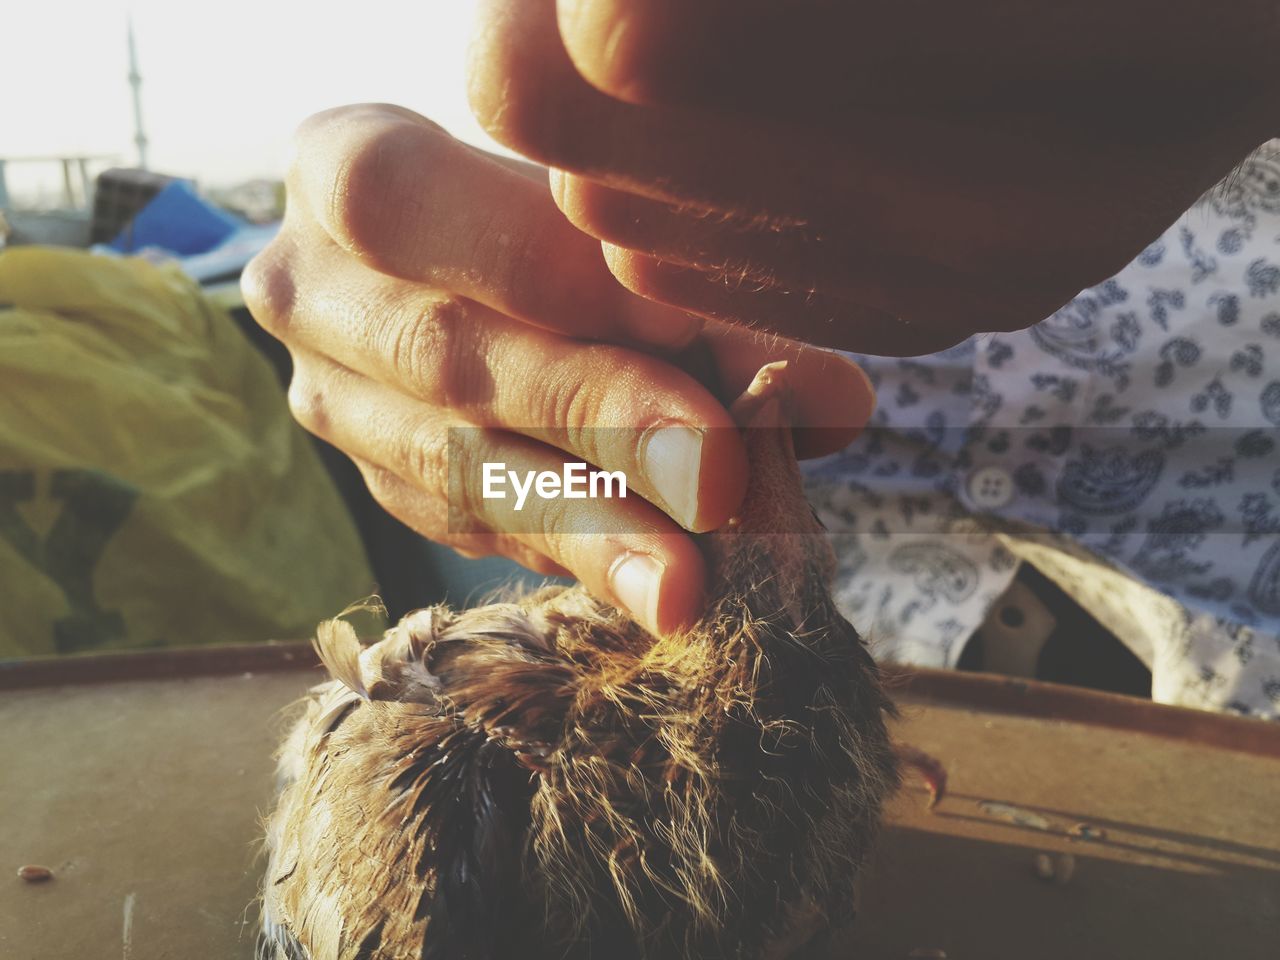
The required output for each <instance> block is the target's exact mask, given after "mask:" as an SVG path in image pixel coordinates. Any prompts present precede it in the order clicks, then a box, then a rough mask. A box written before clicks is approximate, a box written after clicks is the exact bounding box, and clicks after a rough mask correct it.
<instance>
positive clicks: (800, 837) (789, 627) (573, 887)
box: [258, 361, 945, 960]
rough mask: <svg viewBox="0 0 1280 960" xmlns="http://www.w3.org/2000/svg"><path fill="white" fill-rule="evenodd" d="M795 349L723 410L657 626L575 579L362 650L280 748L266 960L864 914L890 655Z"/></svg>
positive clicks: (336, 668)
mask: <svg viewBox="0 0 1280 960" xmlns="http://www.w3.org/2000/svg"><path fill="white" fill-rule="evenodd" d="M793 376H794V371H793V370H791V369H789V368H788V364H787V363H786V361H779V362H775V363H772V364H769V365H766V366H765V367H763V368H762V369H761V370H760V371H759V373H758V374H757V375H756V377H755V379H754V380H753V381H752V383H751V384H750V386H749V387H748V388H747V390H746V391H745V393H743V394H742V395H741V397H739V398H738V400H737V401H736V402H735V403H733V404H732V405H731V407H730V411H731V413H732V414H733V417H734V419H735V422H736V423H737V424H738V426H739V428H740V430H741V432H742V435H743V439H744V445H745V447H746V450H747V457H748V467H749V476H750V479H749V482H748V489H747V492H746V495H745V499H744V501H743V503H742V506H741V508H740V509H739V510H738V511H737V513H736V514H735V516H734V517H733V518H732V519H731V520H730V521H729V522H728V523H727V524H726V525H725V526H723V527H722V528H720V529H719V530H716V531H713V532H711V533H709V534H705V535H701V537H700V543H701V546H702V548H703V550H704V553H705V556H706V558H707V561H708V569H709V580H708V584H709V588H708V597H709V600H708V603H707V605H706V611H705V613H704V615H703V616H702V617H701V618H700V619H699V620H698V621H697V622H696V623H695V624H694V625H693V626H691V627H689V628H687V629H684V630H680V631H677V632H675V633H672V634H671V635H667V636H656V635H653V634H651V633H649V632H648V631H646V630H645V629H644V627H642V626H641V625H640V624H638V623H637V622H635V621H634V620H633V619H631V618H630V617H629V616H628V615H627V614H626V613H624V612H622V611H621V610H619V609H617V608H616V607H614V606H613V605H611V604H609V603H607V602H605V601H603V600H601V599H598V598H596V597H595V596H593V595H592V594H590V593H589V592H587V591H586V590H585V589H584V588H583V587H581V586H577V585H575V586H560V585H552V586H545V587H542V588H540V589H536V590H533V591H532V592H529V593H527V594H526V595H523V596H517V597H513V598H508V599H506V600H503V601H501V602H494V603H491V604H488V605H484V606H480V607H475V608H472V609H467V610H460V611H457V610H452V609H450V608H448V607H446V606H435V607H432V608H429V609H423V610H418V611H415V612H413V613H410V614H408V615H407V616H405V617H404V618H403V619H402V620H401V621H400V622H399V623H398V624H396V625H395V626H394V627H392V628H391V629H389V630H387V631H386V633H385V634H384V636H383V637H382V639H380V640H378V641H377V642H374V643H371V644H368V645H366V644H363V643H362V642H361V641H360V639H359V638H358V637H357V635H356V631H355V629H354V628H353V627H352V626H351V625H350V624H349V623H348V622H347V621H345V620H342V619H335V620H331V621H326V622H325V623H324V624H321V626H320V627H319V628H318V629H317V637H316V640H315V645H316V648H317V651H318V653H319V655H320V658H321V660H322V661H323V663H324V665H325V666H326V667H327V669H328V671H329V673H330V675H331V678H332V679H330V680H329V681H327V682H326V683H323V684H321V685H320V686H318V687H316V688H315V689H314V690H313V692H312V693H311V695H310V697H309V698H308V700H307V706H306V711H305V715H303V716H302V717H301V718H300V719H299V720H298V721H297V722H296V724H295V725H294V726H293V727H292V729H291V731H290V733H289V734H288V736H287V738H286V739H285V742H284V745H283V747H282V748H281V750H280V754H279V759H278V769H277V773H278V781H279V784H280V792H279V795H278V800H277V803H276V806H275V809H274V811H273V812H272V813H271V814H270V815H269V817H268V818H267V820H266V823H265V832H266V849H267V869H266V872H265V876H264V878H263V888H262V906H261V912H262V922H261V933H260V936H259V941H258V956H259V958H260V960H405V958H410V957H412V958H423V960H508V958H512V960H514V958H517V957H518V958H521V960H694V958H698V960H710V958H725V960H729V958H732V960H801V958H804V957H810V956H813V957H816V956H818V955H819V954H820V952H821V950H822V949H823V947H824V945H825V944H827V943H828V942H829V940H830V938H831V937H832V936H833V934H834V933H835V932H836V931H838V930H840V929H842V928H843V927H845V926H846V925H847V924H848V923H850V922H851V921H852V919H853V913H854V903H855V882H856V880H857V878H858V875H859V872H860V870H861V868H862V867H863V865H864V864H865V862H866V860H867V858H868V856H869V854H870V852H871V850H872V847H873V844H874V842H875V839H876V836H877V831H878V828H879V825H880V822H881V818H882V813H883V808H884V805H885V803H886V801H887V799H888V798H889V797H890V796H891V795H892V794H893V793H894V792H895V790H896V789H897V788H898V786H899V784H900V779H901V772H900V768H901V767H902V765H903V764H911V765H915V766H919V767H921V768H923V769H924V770H925V772H926V778H927V779H928V780H929V783H930V788H931V791H933V792H934V794H935V796H936V794H937V793H939V792H940V791H941V790H942V789H943V782H944V776H945V775H944V773H943V772H942V771H941V770H940V768H938V767H937V765H936V763H935V762H934V761H932V758H929V757H927V756H926V755H923V754H919V752H918V751H914V750H911V749H910V748H906V749H899V747H898V746H896V745H895V744H894V742H893V741H892V739H891V736H890V732H889V728H890V724H891V722H892V720H893V718H894V717H895V715H896V714H895V708H894V705H893V702H892V700H891V698H890V696H889V695H888V693H887V692H886V687H885V683H884V678H883V675H882V672H881V670H880V669H879V667H878V666H877V664H876V663H875V661H874V660H873V658H872V657H871V655H870V653H869V652H868V649H867V646H866V644H865V643H864V642H863V639H862V637H861V636H860V635H859V634H858V632H857V631H856V630H855V629H854V627H853V626H852V625H851V624H850V623H849V622H848V621H847V620H846V619H845V618H844V617H843V616H842V615H841V614H840V613H839V611H838V610H837V609H836V606H835V604H834V602H833V600H832V597H831V594H830V592H829V588H828V583H829V580H830V577H831V575H832V573H833V571H834V555H833V553H832V550H831V548H830V545H829V541H828V539H827V538H826V537H824V536H823V530H822V526H821V523H820V522H819V521H818V519H817V517H816V515H815V514H814V512H813V511H812V509H811V507H810V506H809V504H808V502H807V501H806V500H805V497H804V492H803V488H802V482H801V474H800V471H799V467H798V464H797V462H796V456H795V451H794V448H793V446H792V432H791V428H792V422H793V414H794V407H795V400H794V389H793V385H792V384H791V382H790V380H791V377H793Z"/></svg>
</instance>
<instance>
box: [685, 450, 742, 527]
mask: <svg viewBox="0 0 1280 960" xmlns="http://www.w3.org/2000/svg"><path fill="white" fill-rule="evenodd" d="M747 475H748V465H747V451H746V448H745V447H744V445H743V443H742V434H741V433H740V432H739V430H738V428H737V427H736V426H725V427H712V428H711V429H708V430H706V431H704V436H703V444H702V459H701V462H700V464H699V471H698V481H697V482H698V487H697V512H696V514H695V515H694V517H693V519H692V522H691V523H690V525H689V529H690V530H691V531H693V532H694V533H706V532H707V531H710V530H716V529H719V528H720V527H722V526H724V525H725V524H726V523H728V522H729V519H730V518H731V517H732V516H733V515H734V513H735V512H736V511H737V509H738V507H740V506H741V505H742V501H743V499H744V498H745V497H746V495H747Z"/></svg>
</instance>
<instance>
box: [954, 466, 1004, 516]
mask: <svg viewBox="0 0 1280 960" xmlns="http://www.w3.org/2000/svg"><path fill="white" fill-rule="evenodd" d="M965 487H966V489H967V490H968V491H969V499H970V500H971V501H973V504H974V506H976V507H981V508H982V509H984V510H995V509H997V508H999V507H1003V506H1004V505H1005V504H1006V503H1008V502H1009V501H1010V500H1012V499H1013V477H1011V476H1010V475H1009V471H1008V470H1005V469H1004V468H1003V467H982V468H980V469H978V470H975V471H973V473H971V474H969V479H968V481H966V483H965Z"/></svg>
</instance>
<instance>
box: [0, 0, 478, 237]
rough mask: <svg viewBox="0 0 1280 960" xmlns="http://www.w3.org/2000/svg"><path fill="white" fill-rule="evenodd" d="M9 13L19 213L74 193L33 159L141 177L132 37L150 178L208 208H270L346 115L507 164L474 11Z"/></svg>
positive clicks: (228, 4)
mask: <svg viewBox="0 0 1280 960" xmlns="http://www.w3.org/2000/svg"><path fill="white" fill-rule="evenodd" d="M6 6H7V9H6V11H5V14H4V18H3V20H4V24H3V33H4V36H5V40H6V42H5V45H4V57H3V64H4V74H5V76H6V80H7V82H6V87H7V90H8V92H7V93H6V95H5V96H4V97H3V98H0V158H4V159H5V160H7V161H9V162H8V163H6V182H7V184H8V189H9V193H10V201H9V202H10V203H11V204H15V205H18V206H20V207H45V208H48V207H56V206H59V205H61V204H62V202H63V200H64V192H65V191H64V187H65V183H64V177H63V173H62V170H61V168H60V165H59V164H57V163H36V162H30V161H23V160H22V159H21V158H32V157H50V158H59V157H91V158H93V166H94V167H95V168H101V167H103V166H106V165H113V166H132V165H135V164H137V162H138V160H139V155H138V145H137V143H136V136H137V132H138V127H137V122H136V115H135V110H134V89H135V84H134V83H133V82H132V81H131V75H132V74H133V73H134V70H133V68H132V66H131V64H130V55H129V24H130V23H131V24H132V32H133V37H134V43H135V49H136V54H137V55H136V67H137V70H136V73H137V75H138V77H139V78H140V79H139V82H138V84H137V88H138V94H139V96H138V102H139V105H140V114H141V122H142V130H143V133H144V136H145V138H146V142H145V153H146V165H147V166H148V167H150V168H151V169H154V170H157V171H162V172H164V173H168V174H171V175H175V176H181V177H189V178H193V179H194V180H195V181H196V182H197V183H198V184H199V185H200V186H201V188H202V189H203V190H205V191H208V192H210V193H212V194H215V195H220V196H228V195H229V196H231V197H233V198H236V197H243V198H245V202H248V199H247V198H249V197H254V196H257V195H259V194H263V195H266V194H269V192H270V191H269V190H265V189H264V188H263V186H262V185H263V184H264V183H265V184H268V185H269V184H271V183H273V182H276V181H278V180H279V179H280V178H281V176H282V175H283V172H284V169H285V163H286V158H287V153H288V147H289V137H290V134H291V133H292V131H293V129H294V128H295V127H296V126H297V124H298V123H299V121H301V120H302V119H303V118H305V117H306V116H308V115H309V114H312V113H315V112H316V111H318V110H323V109H326V108H328V107H332V106H336V105H338V104H342V103H353V102H361V101H391V102H394V103H399V104H401V105H403V106H406V107H409V108H410V109H413V110H416V111H418V112H420V113H422V114H424V115H426V116H429V117H431V118H432V119H433V120H435V121H436V122H438V123H440V124H441V125H442V126H444V127H446V128H447V129H448V130H450V131H451V132H452V133H453V134H454V135H455V136H457V137H460V138H462V139H464V140H467V141H468V142H471V143H476V144H479V145H483V146H485V147H486V148H488V149H493V150H500V149H501V148H498V147H496V146H495V145H494V144H493V143H492V141H490V140H489V139H488V137H486V136H485V134H484V133H483V131H481V130H480V128H479V126H478V125H477V124H476V122H475V121H474V120H473V119H472V118H471V114H470V112H469V111H468V109H467V103H466V87H465V82H464V66H465V58H466V45H467V38H468V32H469V27H470V23H471V20H472V17H473V15H474V11H475V7H476V2H475V0H424V2H420V3H395V2H389V0H367V2H363V3H361V4H359V15H358V16H357V15H356V8H354V7H351V8H348V12H347V13H346V14H344V15H342V16H333V15H326V14H325V13H321V12H320V11H319V10H318V9H317V8H314V7H310V6H299V5H298V4H290V3H280V2H269V0H268V2H262V0H220V2H218V3H209V4H196V3H173V2H164V0H130V2H127V3H126V2H120V0H93V2H91V0H70V2H63V3H56V4H36V3H26V2H24V3H17V4H11V5H6ZM15 161H17V162H15ZM94 172H96V170H95V171H94ZM255 212H260V211H257V210H255Z"/></svg>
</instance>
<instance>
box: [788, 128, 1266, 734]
mask: <svg viewBox="0 0 1280 960" xmlns="http://www.w3.org/2000/svg"><path fill="white" fill-rule="evenodd" d="M856 359H858V360H859V361H860V362H861V363H862V364H863V365H864V367H865V368H866V370H867V372H868V374H869V375H870V377H871V379H872V382H873V383H874V384H875V385H876V388H877V392H878V395H879V407H878V409H877V411H876V413H875V416H874V418H873V420H872V423H871V427H870V429H868V430H867V431H866V432H865V433H864V434H863V435H862V436H861V437H860V438H859V440H858V441H857V442H856V443H854V444H853V445H852V446H851V447H849V448H848V449H846V450H844V451H843V452H841V453H839V454H837V455H835V456H832V457H829V458H826V459H824V460H821V461H817V462H816V463H814V464H811V465H810V466H809V467H808V468H807V480H808V485H809V492H810V495H811V498H812V500H813V502H814V504H815V506H816V508H817V510H818V513H819V516H820V517H821V518H822V520H823V522H824V523H826V525H827V526H828V528H829V529H831V530H832V531H833V534H834V536H835V540H836V544H837V554H838V557H839V568H838V575H837V599H838V601H839V602H840V604H841V605H842V607H843V608H844V611H845V613H846V614H847V615H848V616H849V617H850V619H851V620H852V621H853V623H854V624H855V625H856V626H857V627H859V629H861V630H862V631H863V632H864V634H865V635H867V636H868V637H869V639H870V641H871V643H872V645H873V647H874V648H875V649H876V652H877V653H878V654H879V655H880V656H882V657H885V658H887V659H893V660H898V661H902V662H908V663H916V664H921V665H927V666H945V667H951V666H954V665H955V664H956V662H957V660H958V659H959V656H960V652H961V650H962V649H963V647H964V645H965V642H966V640H967V639H968V638H969V637H970V636H971V635H972V633H973V632H974V631H975V630H976V629H977V628H978V627H979V626H980V625H981V624H982V622H983V621H984V619H985V618H986V616H987V613H988V611H989V609H990V608H991V606H992V605H993V604H994V602H995V601H996V599H997V598H998V597H1000V595H1001V594H1002V593H1003V592H1004V591H1005V590H1006V588H1007V587H1008V586H1009V584H1010V582H1011V581H1012V579H1013V577H1014V574H1015V571H1016V569H1017V567H1018V565H1019V562H1021V561H1026V562H1030V563H1032V564H1034V565H1035V566H1036V567H1037V568H1038V569H1039V570H1040V572H1042V573H1043V574H1045V575H1046V576H1048V577H1049V578H1050V579H1052V580H1054V581H1055V582H1057V583H1058V585H1059V586H1060V587H1062V588H1063V589H1064V590H1065V591H1066V592H1067V593H1068V594H1070V595H1071V596H1072V597H1073V598H1074V599H1075V600H1076V601H1077V602H1078V603H1080V605H1081V606H1082V607H1084V608H1085V609H1086V610H1087V611H1088V612H1089V613H1090V614H1092V615H1093V616H1094V617H1095V618H1096V619H1097V620H1098V621H1099V622H1101V623H1102V624H1103V625H1104V626H1106V627H1107V628H1109V629H1110V630H1111V631H1112V632H1113V633H1114V634H1115V635H1116V636H1117V637H1119V638H1120V639H1121V640H1122V641H1123V642H1124V643H1125V644H1126V645H1127V646H1128V647H1129V648H1130V649H1131V650H1132V651H1133V652H1134V653H1135V654H1136V655H1137V656H1138V657H1139V658H1140V659H1142V660H1143V662H1145V663H1146V665H1147V666H1148V667H1150V669H1151V671H1152V690H1153V696H1154V697H1155V699H1157V700H1160V701H1163V702H1166V703H1176V704H1183V705H1187V706H1195V707H1203V708H1210V709H1217V710H1231V711H1236V712H1239V713H1247V714H1254V715H1258V716H1263V717H1271V718H1276V717H1277V716H1280V141H1273V142H1272V143H1271V144H1269V145H1268V148H1267V149H1264V150H1263V151H1260V152H1259V153H1258V154H1257V155H1255V156H1254V157H1253V158H1251V159H1250V160H1249V161H1248V162H1247V163H1246V164H1245V165H1244V166H1243V167H1242V168H1241V169H1239V170H1238V171H1237V172H1236V173H1235V174H1234V175H1233V176H1232V177H1231V178H1230V180H1229V181H1228V182H1227V183H1226V184H1224V185H1222V186H1220V187H1219V188H1218V189H1217V190H1215V191H1213V192H1212V193H1211V194H1209V195H1208V196H1206V197H1205V198H1204V199H1203V200H1201V201H1200V202H1199V203H1198V204H1197V205H1196V206H1194V207H1193V208H1192V209H1191V210H1190V211H1188V212H1187V213H1186V214H1185V215H1184V216H1183V217H1182V218H1181V219H1180V220H1179V221H1178V222H1177V223H1175V224H1174V225H1173V226H1171V227H1170V228H1169V230H1168V231H1167V232H1166V233H1165V234H1164V235H1163V236H1162V237H1160V238H1159V239H1158V240H1157V241H1156V242H1154V243H1152V244H1151V245H1150V246H1149V247H1148V248H1147V249H1146V250H1145V251H1144V252H1143V253H1142V254H1141V255H1140V256H1139V257H1138V258H1137V259H1136V260H1134V261H1133V262H1132V263H1131V264H1129V265H1128V266H1127V267H1126V268H1125V269H1124V270H1122V271H1121V272H1120V273H1119V274H1117V275H1116V276H1115V277H1114V278H1113V279H1111V280H1108V281H1106V282H1105V283H1103V284H1100V285H1099V286H1097V287H1094V288H1092V289H1089V290H1086V291H1084V292H1083V293H1081V294H1080V295H1079V296H1078V297H1076V298H1075V299H1074V300H1073V301H1072V302H1071V303H1070V304H1068V305H1067V306H1065V307H1063V308H1062V309H1061V310H1059V311H1058V312H1057V313H1055V314H1054V315H1053V316H1052V317H1049V318H1048V319H1046V320H1044V321H1043V322H1041V323H1039V324H1037V325H1036V326H1033V327H1031V328H1030V329H1028V330H1024V331H1020V332H1017V333H1000V334H994V335H992V334H984V335H979V336H975V337H973V338H972V339H970V340H968V341H967V342H965V343H963V344H960V345H959V346H957V347H954V348H952V349H950V350H947V351H944V352H942V353H939V354H935V355H932V356H928V357H921V358H916V359H909V360H899V359H887V358H882V357H868V356H858V357H856Z"/></svg>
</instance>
